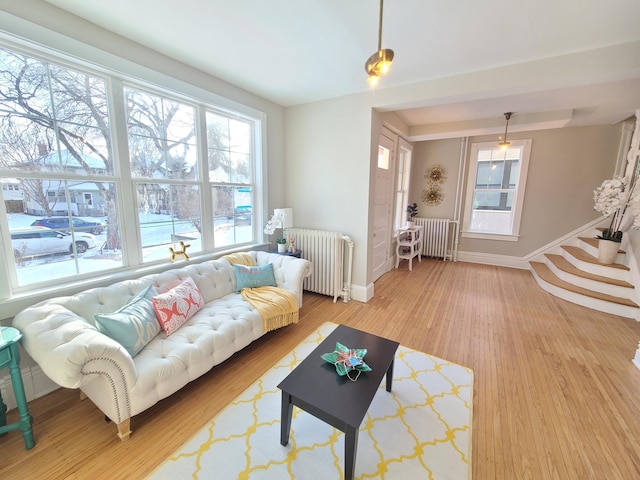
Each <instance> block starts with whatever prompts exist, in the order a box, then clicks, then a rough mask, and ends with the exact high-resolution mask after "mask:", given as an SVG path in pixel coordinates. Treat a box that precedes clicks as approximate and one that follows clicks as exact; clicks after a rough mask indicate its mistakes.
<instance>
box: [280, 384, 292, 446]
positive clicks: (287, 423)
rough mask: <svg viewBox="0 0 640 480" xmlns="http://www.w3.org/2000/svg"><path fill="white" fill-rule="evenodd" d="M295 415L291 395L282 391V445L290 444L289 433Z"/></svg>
mask: <svg viewBox="0 0 640 480" xmlns="http://www.w3.org/2000/svg"><path fill="white" fill-rule="evenodd" d="M292 413H293V403H291V395H289V394H288V393H287V392H285V391H284V390H283V391H282V408H281V411H280V445H283V446H284V445H286V444H287V443H289V432H290V430H291V414H292Z"/></svg>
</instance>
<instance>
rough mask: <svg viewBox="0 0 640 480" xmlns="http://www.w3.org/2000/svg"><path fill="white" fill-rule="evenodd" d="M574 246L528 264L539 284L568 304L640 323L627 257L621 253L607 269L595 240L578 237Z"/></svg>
mask: <svg viewBox="0 0 640 480" xmlns="http://www.w3.org/2000/svg"><path fill="white" fill-rule="evenodd" d="M575 243H576V244H575V245H562V246H561V247H560V249H559V252H558V253H546V254H544V261H543V262H535V261H532V262H529V264H530V265H531V272H532V273H533V276H534V278H535V279H536V281H537V282H538V284H539V285H540V286H541V287H542V288H543V289H544V290H546V291H547V292H549V293H551V294H553V295H555V296H556V297H560V298H562V299H564V300H567V301H569V302H572V303H577V304H578V305H583V306H585V307H588V308H592V309H594V310H599V311H601V312H606V313H611V314H613V315H620V316H622V317H627V318H633V319H634V320H640V306H638V304H637V303H636V301H635V300H636V299H637V292H636V291H635V287H634V285H633V284H631V283H630V281H631V274H630V269H629V267H628V266H627V265H625V262H626V253H625V252H624V251H623V250H619V251H618V256H617V258H616V260H615V263H613V264H611V265H605V264H602V263H600V262H598V240H597V239H596V238H588V237H578V238H577V241H576V242H575Z"/></svg>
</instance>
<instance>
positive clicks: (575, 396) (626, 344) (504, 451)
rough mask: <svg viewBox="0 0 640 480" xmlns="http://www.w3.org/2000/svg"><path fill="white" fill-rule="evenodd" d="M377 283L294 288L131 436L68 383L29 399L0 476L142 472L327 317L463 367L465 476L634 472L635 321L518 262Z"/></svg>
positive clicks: (426, 269) (440, 266)
mask: <svg viewBox="0 0 640 480" xmlns="http://www.w3.org/2000/svg"><path fill="white" fill-rule="evenodd" d="M375 292H376V296H375V298H373V299H372V300H371V301H370V302H368V303H366V304H363V303H359V302H355V301H353V302H350V303H348V304H344V303H340V302H339V303H336V304H334V303H333V302H332V299H330V298H329V297H324V296H320V295H314V294H309V293H307V294H305V301H304V307H303V309H302V311H301V319H300V323H299V324H298V325H295V326H291V327H287V328H284V329H281V330H279V331H276V332H272V333H270V334H267V335H266V336H265V337H263V338H261V339H260V340H258V341H257V342H254V344H252V345H250V346H249V347H247V348H246V349H244V350H243V351H242V352H240V353H239V354H237V355H235V356H234V357H232V358H231V359H230V360H229V361H227V362H225V363H224V364H222V365H219V366H217V367H215V368H214V369H213V370H212V371H211V372H209V373H208V374H206V375H204V376H203V377H201V378H199V379H198V380H196V381H194V382H192V383H191V384H189V385H188V386H186V387H185V388H183V389H182V390H180V391H179V392H177V393H176V394H174V395H173V396H171V397H170V398H168V399H165V400H163V401H161V402H159V403H158V404H157V405H156V406H154V407H153V408H151V409H149V410H148V411H146V412H144V413H142V414H141V415H138V416H137V417H135V418H134V419H133V420H132V430H133V434H132V436H131V439H130V440H129V441H128V442H120V441H119V440H118V439H117V437H116V434H115V432H116V429H115V426H114V425H113V424H107V423H105V422H104V421H103V418H102V415H101V413H100V412H99V411H98V409H97V408H95V406H93V404H92V403H91V402H90V401H89V400H85V401H80V399H79V397H78V393H77V392H76V391H69V390H64V389H61V390H58V391H56V392H54V393H52V394H49V395H47V396H45V397H43V398H41V399H38V400H35V401H33V402H30V405H29V406H30V410H31V414H32V415H33V417H34V422H35V423H34V433H35V438H36V447H35V448H34V449H33V450H31V451H26V450H24V447H23V442H22V437H21V435H20V434H19V432H10V433H9V434H7V435H5V436H2V437H0V478H2V480H9V479H25V478H29V479H41V478H42V479H94V478H97V479H99V478H109V479H125V478H126V479H137V478H145V477H146V476H147V475H149V473H150V472H152V471H153V470H154V468H155V467H156V466H157V465H158V464H159V463H161V462H162V461H163V460H164V459H165V458H166V457H167V456H168V455H170V454H171V453H172V452H173V451H174V450H176V449H177V448H178V447H179V446H180V445H181V444H182V443H184V442H185V441H187V440H188V439H189V438H190V437H191V436H192V435H193V434H194V433H195V432H196V431H197V430H199V429H200V428H201V427H202V426H203V425H205V424H206V422H207V421H208V420H209V419H210V418H211V417H212V416H214V415H215V414H216V413H217V412H218V411H220V410H221V409H222V408H224V407H225V406H226V405H227V404H228V403H229V402H231V401H232V400H233V398H235V396H236V395H238V394H239V393H241V392H242V391H243V390H244V389H245V388H246V387H248V386H249V385H250V384H251V383H252V382H253V381H255V380H256V379H257V378H258V377H260V375H262V374H263V373H264V372H265V371H266V370H268V368H269V367H270V366H271V365H272V364H273V363H275V362H276V361H277V360H278V359H279V358H281V357H282V356H284V355H285V354H287V353H288V352H289V351H291V349H293V348H294V347H295V345H297V344H298V343H299V342H300V341H301V340H302V339H304V338H305V337H306V336H307V335H308V334H310V333H311V332H312V331H314V330H315V329H316V328H317V327H318V326H320V325H321V324H322V323H324V322H325V321H333V322H336V323H344V324H348V325H351V326H353V327H356V328H360V329H363V330H367V331H369V332H372V333H375V334H378V335H382V336H386V337H388V338H391V339H394V340H397V341H399V342H400V343H402V344H403V345H406V346H408V347H411V348H414V349H416V350H420V351H424V352H427V353H430V354H432V355H436V356H438V357H441V358H445V359H447V360H450V361H453V362H456V363H459V364H461V365H465V366H468V367H470V368H472V369H473V370H474V405H473V457H472V466H473V478H474V479H476V480H484V479H487V480H493V479H506V480H512V479H518V480H520V479H536V480H539V479H543V480H547V479H559V480H567V479H576V480H577V479H580V480H582V479H598V480H599V479H604V478H606V479H608V480H617V479H620V480H627V479H635V478H640V442H639V441H638V439H640V421H638V419H640V370H639V369H638V368H636V367H635V366H634V365H633V363H632V362H631V359H632V358H633V356H634V354H635V349H636V347H637V344H638V340H640V323H637V322H635V321H633V320H629V319H626V318H622V317H617V316H614V315H608V314H605V313H601V312H596V311H592V310H589V309H586V308H583V307H580V306H578V305H574V304H571V303H568V302H565V301H564V300H561V299H559V298H556V297H554V296H552V295H550V294H548V293H546V292H544V291H543V290H541V289H540V288H539V287H538V286H537V285H536V283H535V281H534V280H533V278H532V277H531V274H530V273H529V272H527V271H522V270H515V269H507V268H500V267H492V266H485V265H476V264H471V263H463V262H459V263H450V262H446V263H445V262H442V261H436V260H430V259H423V261H422V262H415V263H414V265H413V271H412V272H409V271H408V268H407V266H406V262H404V264H401V265H400V268H399V269H394V270H392V271H390V272H389V273H387V274H385V275H384V276H383V277H382V278H381V279H380V280H378V281H377V282H376V285H375ZM16 414H17V413H16V412H15V411H11V412H9V421H14V420H15V415H16ZM276 441H278V439H274V442H276ZM216 478H217V477H216Z"/></svg>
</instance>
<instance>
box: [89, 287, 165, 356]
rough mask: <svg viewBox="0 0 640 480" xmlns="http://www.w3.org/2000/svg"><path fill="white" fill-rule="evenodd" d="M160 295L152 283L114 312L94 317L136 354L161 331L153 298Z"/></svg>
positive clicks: (110, 334)
mask: <svg viewBox="0 0 640 480" xmlns="http://www.w3.org/2000/svg"><path fill="white" fill-rule="evenodd" d="M156 295H158V291H157V290H156V289H155V287H154V286H153V285H149V286H148V287H147V288H145V289H144V290H142V291H141V292H140V293H138V295H136V296H135V297H134V298H133V300H131V302H129V303H128V304H127V305H125V306H124V307H122V308H120V309H119V310H117V311H116V312H114V313H96V314H95V315H94V316H93V318H94V320H95V322H96V327H97V328H98V330H99V331H100V332H102V333H104V334H105V335H107V336H108V337H110V338H112V339H114V340H115V341H116V342H118V343H119V344H120V345H122V346H123V347H124V348H125V349H126V350H127V352H129V355H131V357H135V356H136V355H137V354H138V353H139V352H140V350H142V349H143V348H144V346H145V345H146V344H148V343H149V342H150V341H151V340H153V337H155V336H156V335H157V334H158V333H160V323H158V319H157V317H156V312H155V310H154V308H153V302H152V301H151V297H154V296H156Z"/></svg>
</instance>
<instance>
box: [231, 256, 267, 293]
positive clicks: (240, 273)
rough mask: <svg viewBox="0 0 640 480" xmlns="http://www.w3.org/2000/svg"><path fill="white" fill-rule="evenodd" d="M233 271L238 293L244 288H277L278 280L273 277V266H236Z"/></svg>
mask: <svg viewBox="0 0 640 480" xmlns="http://www.w3.org/2000/svg"><path fill="white" fill-rule="evenodd" d="M233 271H234V273H235V276H236V291H237V292H239V291H240V290H242V289H243V288H256V287H275V286H276V279H275V276H274V275H273V265H272V264H270V263H266V264H264V265H258V266H256V267H247V266H245V265H238V264H236V265H234V266H233Z"/></svg>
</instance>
